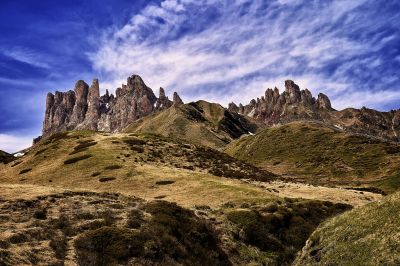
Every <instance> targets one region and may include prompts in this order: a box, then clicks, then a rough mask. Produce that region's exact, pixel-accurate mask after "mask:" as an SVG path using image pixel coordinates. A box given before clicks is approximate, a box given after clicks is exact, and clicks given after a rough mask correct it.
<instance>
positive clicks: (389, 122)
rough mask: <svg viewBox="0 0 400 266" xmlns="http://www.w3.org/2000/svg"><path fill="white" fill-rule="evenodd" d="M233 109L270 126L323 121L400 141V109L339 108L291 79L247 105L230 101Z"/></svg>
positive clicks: (325, 97) (323, 95)
mask: <svg viewBox="0 0 400 266" xmlns="http://www.w3.org/2000/svg"><path fill="white" fill-rule="evenodd" d="M229 110H230V111H232V112H237V113H239V114H242V115H246V116H249V117H252V118H254V119H255V120H258V121H260V122H262V123H265V124H267V125H269V126H273V125H277V124H285V123H288V122H292V121H299V120H310V121H315V120H316V121H321V122H324V123H325V124H327V125H329V126H334V127H337V128H340V129H343V130H345V131H348V132H353V133H360V134H365V135H372V136H377V137H381V138H385V139H389V140H393V141H399V140H400V110H396V111H394V110H393V111H390V112H379V111H376V110H373V109H368V108H365V107H363V108H361V109H354V108H347V109H344V110H341V111H337V110H335V109H333V108H332V105H331V101H330V99H329V98H328V96H326V95H325V94H322V93H320V94H318V97H317V98H314V97H313V96H312V94H311V92H310V91H309V90H308V89H304V90H300V88H299V86H298V85H297V84H295V83H294V82H293V81H291V80H286V81H285V91H284V92H282V93H279V89H278V88H276V87H275V88H274V89H267V90H266V92H265V96H262V97H261V99H260V98H257V100H254V99H253V100H251V101H250V103H249V104H248V105H245V106H243V105H242V104H239V106H237V105H236V104H235V103H230V104H229Z"/></svg>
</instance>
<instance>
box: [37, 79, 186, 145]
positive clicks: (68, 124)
mask: <svg viewBox="0 0 400 266" xmlns="http://www.w3.org/2000/svg"><path fill="white" fill-rule="evenodd" d="M182 103H183V102H182V100H181V98H180V97H179V95H178V94H177V93H176V92H175V93H174V96H173V101H171V100H169V99H168V97H166V96H165V92H164V89H163V88H160V95H159V98H157V97H156V96H155V95H154V93H153V91H152V90H151V89H150V88H149V87H147V86H146V84H145V83H144V82H143V80H142V78H141V77H139V76H138V75H133V76H131V77H129V78H128V79H127V84H126V85H124V84H123V85H122V87H121V88H117V90H116V96H115V97H114V95H112V94H111V95H110V94H109V93H108V91H107V92H106V94H105V95H103V96H100V92H99V82H98V80H97V79H95V80H93V83H92V85H91V86H90V87H89V85H88V84H86V83H85V82H84V81H83V80H79V81H77V82H76V84H75V89H74V90H73V91H72V90H70V91H68V92H58V91H56V93H55V94H54V95H53V94H52V93H48V94H47V98H46V111H45V119H44V122H43V132H42V135H43V137H47V136H50V135H51V134H53V133H56V132H61V131H65V130H82V129H87V130H98V131H105V132H115V131H120V130H122V129H123V128H125V127H126V126H127V125H129V124H130V123H132V122H134V121H135V120H137V119H139V118H141V117H143V116H146V115H149V114H152V113H154V112H157V111H160V110H164V109H167V108H169V107H171V106H173V105H174V106H177V105H180V104H182Z"/></svg>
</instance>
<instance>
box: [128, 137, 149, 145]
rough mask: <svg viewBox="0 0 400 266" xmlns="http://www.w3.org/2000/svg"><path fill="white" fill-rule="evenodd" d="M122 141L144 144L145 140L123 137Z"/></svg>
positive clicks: (129, 143)
mask: <svg viewBox="0 0 400 266" xmlns="http://www.w3.org/2000/svg"><path fill="white" fill-rule="evenodd" d="M123 141H124V143H126V144H128V145H130V146H133V145H145V144H146V141H144V140H141V139H138V138H129V139H124V140H123Z"/></svg>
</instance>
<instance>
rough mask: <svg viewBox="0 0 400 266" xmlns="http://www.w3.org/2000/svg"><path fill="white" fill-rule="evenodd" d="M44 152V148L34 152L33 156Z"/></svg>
mask: <svg viewBox="0 0 400 266" xmlns="http://www.w3.org/2000/svg"><path fill="white" fill-rule="evenodd" d="M46 150H47V148H44V149H41V150H38V151H36V152H35V156H36V155H39V154H41V153H43V152H45V151H46Z"/></svg>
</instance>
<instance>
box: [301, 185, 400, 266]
mask: <svg viewBox="0 0 400 266" xmlns="http://www.w3.org/2000/svg"><path fill="white" fill-rule="evenodd" d="M399 212H400V193H399V192H398V193H395V194H392V195H390V196H388V197H385V198H384V199H383V200H381V201H379V202H374V203H371V204H368V205H365V206H363V207H361V208H357V209H354V210H352V211H350V212H347V213H345V214H342V215H340V216H338V217H335V218H333V219H330V220H328V221H327V222H325V223H323V224H322V225H321V226H320V227H319V228H318V229H317V230H316V231H315V232H314V233H313V234H312V235H311V237H310V238H309V240H308V241H307V244H306V246H305V247H304V248H303V250H302V252H301V253H300V255H299V256H298V258H297V259H296V261H295V263H294V265H298V266H300V265H399V263H400V238H399V228H400V220H399V219H398V214H399Z"/></svg>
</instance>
